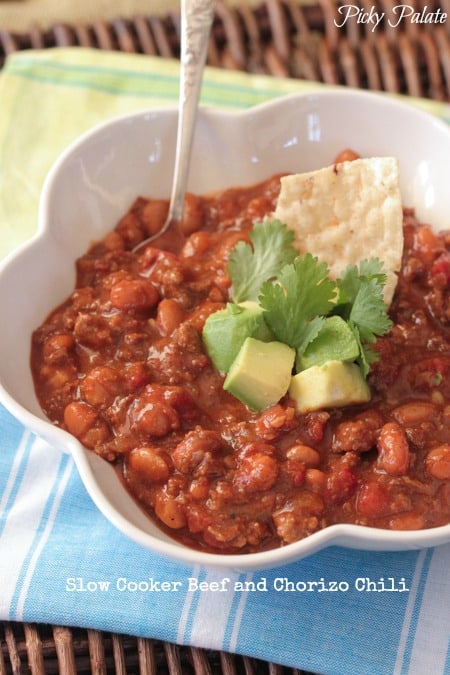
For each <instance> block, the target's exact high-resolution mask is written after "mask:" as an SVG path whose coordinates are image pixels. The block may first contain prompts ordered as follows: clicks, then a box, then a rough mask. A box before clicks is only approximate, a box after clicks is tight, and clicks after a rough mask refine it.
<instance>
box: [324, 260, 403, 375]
mask: <svg viewBox="0 0 450 675" xmlns="http://www.w3.org/2000/svg"><path fill="white" fill-rule="evenodd" d="M385 282H386V275H385V274H384V272H383V263H382V262H381V261H380V260H379V259H377V258H372V259H370V260H363V261H361V263H360V264H359V268H358V267H357V266H356V265H349V266H348V267H347V268H346V269H345V270H344V273H343V275H342V277H341V279H338V282H337V284H338V290H339V294H338V305H337V308H336V310H335V311H336V313H337V314H340V315H341V316H342V317H343V318H345V319H346V320H347V321H348V324H349V326H350V327H351V328H352V330H353V332H354V334H355V337H356V339H357V340H358V342H359V345H360V355H359V357H358V359H357V361H358V364H359V367H360V369H361V372H362V374H363V375H364V377H367V375H368V373H369V371H370V365H371V364H372V363H375V361H377V360H378V358H379V355H378V353H377V352H376V351H375V350H374V349H372V348H371V346H370V345H372V344H373V343H374V342H375V340H376V338H377V336H381V335H384V334H385V333H387V332H388V330H389V329H390V327H391V326H392V321H391V319H390V318H389V316H388V314H387V305H386V303H385V302H384V299H383V288H384V284H385Z"/></svg>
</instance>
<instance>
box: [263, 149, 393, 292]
mask: <svg viewBox="0 0 450 675" xmlns="http://www.w3.org/2000/svg"><path fill="white" fill-rule="evenodd" d="M274 217H275V218H277V219H278V220H280V221H281V222H282V223H284V224H285V225H286V226H287V227H289V228H290V229H292V230H294V232H295V243H296V246H297V248H298V250H299V251H300V252H301V253H306V252H309V253H311V254H312V255H314V256H316V257H317V258H319V260H321V261H325V262H326V263H327V264H328V266H329V268H330V275H331V276H332V277H334V278H337V277H339V276H340V275H341V274H342V272H343V270H344V269H345V268H346V267H347V265H350V264H353V265H357V264H359V263H360V262H361V260H364V259H369V258H379V259H380V260H381V261H383V263H384V272H385V273H386V275H387V282H386V286H385V289H384V299H385V301H386V302H387V303H388V304H389V303H390V302H391V300H392V297H393V295H394V291H395V288H396V285H397V273H398V271H399V270H400V266H401V261H402V252H403V227H402V223H403V210H402V200H401V195H400V186H399V169H398V161H397V160H396V159H395V158H393V157H373V158H369V159H355V160H353V161H350V162H343V163H341V164H334V165H332V166H329V167H326V168H324V169H319V170H318V171H311V172H309V173H304V174H294V175H290V176H285V177H283V178H282V179H281V190H280V195H279V198H278V202H277V206H276V209H275V213H274Z"/></svg>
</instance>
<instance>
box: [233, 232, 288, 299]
mask: <svg viewBox="0 0 450 675" xmlns="http://www.w3.org/2000/svg"><path fill="white" fill-rule="evenodd" d="M249 236H250V240H251V244H249V243H247V242H243V241H240V242H239V243H238V244H237V245H236V246H235V247H234V249H233V250H232V251H231V253H230V258H229V261H228V273H229V275H230V278H231V297H232V299H233V301H234V302H236V303H239V302H244V301H246V300H254V301H256V300H257V299H258V294H259V290H260V288H261V285H262V284H263V283H264V282H265V281H268V280H270V279H273V278H274V277H276V276H277V274H278V273H279V272H280V270H281V269H282V268H283V267H284V265H286V264H288V263H291V262H292V261H293V260H294V258H295V257H296V255H297V251H296V249H295V248H294V246H293V244H292V242H293V241H294V233H293V232H292V231H290V230H288V229H287V227H286V226H285V225H283V224H282V223H280V221H279V220H265V221H264V222H262V223H257V224H256V225H255V226H254V228H253V230H252V231H251V232H250V235H249Z"/></svg>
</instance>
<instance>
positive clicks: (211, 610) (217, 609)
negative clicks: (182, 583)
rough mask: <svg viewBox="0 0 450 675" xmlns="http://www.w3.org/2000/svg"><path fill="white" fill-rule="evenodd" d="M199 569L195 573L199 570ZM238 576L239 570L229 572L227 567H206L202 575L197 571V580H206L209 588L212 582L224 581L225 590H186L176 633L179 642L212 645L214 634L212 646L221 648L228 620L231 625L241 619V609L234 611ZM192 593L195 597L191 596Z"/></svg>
mask: <svg viewBox="0 0 450 675" xmlns="http://www.w3.org/2000/svg"><path fill="white" fill-rule="evenodd" d="M198 571H199V570H197V571H196V572H197V573H198ZM240 576H241V575H240V574H239V573H238V572H232V571H231V570H227V571H226V573H224V572H220V571H216V570H206V571H205V573H204V574H200V577H199V581H201V582H204V583H206V584H207V585H208V586H209V587H212V586H214V585H215V584H217V585H218V586H219V587H220V586H221V584H224V583H225V581H224V580H226V586H227V590H225V591H209V590H205V591H194V592H188V593H187V596H186V600H185V606H184V608H183V612H182V621H180V626H179V632H178V636H179V638H180V642H182V643H189V644H197V645H200V646H202V645H211V637H212V636H213V638H214V644H215V647H216V648H217V649H223V648H224V644H225V636H226V634H227V633H228V631H229V625H230V621H231V622H232V623H231V626H232V627H233V626H234V624H235V622H236V619H237V620H238V622H240V617H241V616H242V611H243V610H241V611H240V612H236V611H233V605H235V604H236V595H235V593H234V590H233V589H234V585H235V582H236V581H237V580H238V579H239V577H240ZM193 595H195V596H196V597H195V598H193V597H192V596H193ZM242 595H244V594H242ZM189 596H191V597H189ZM195 600H197V602H195ZM239 604H241V602H240V603H239ZM234 630H235V631H236V630H237V629H234ZM232 632H233V628H232Z"/></svg>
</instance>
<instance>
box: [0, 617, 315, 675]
mask: <svg viewBox="0 0 450 675" xmlns="http://www.w3.org/2000/svg"><path fill="white" fill-rule="evenodd" d="M0 646H1V649H0V675H25V674H26V673H32V675H54V674H55V673H60V674H61V675H75V674H78V675H85V674H87V673H92V674H93V675H110V674H111V675H112V674H113V673H114V674H117V675H138V674H139V675H153V674H154V673H157V674H158V675H159V674H162V675H164V674H165V673H166V674H167V675H209V674H210V673H211V674H212V675H213V674H214V673H221V674H222V675H308V673H305V671H300V670H295V669H291V668H284V667H281V666H277V665H275V664H272V663H265V662H263V661H258V660H255V659H249V658H245V657H240V656H234V655H231V654H226V653H223V652H214V651H206V650H203V649H196V648H189V647H178V646H176V645H173V644H170V643H168V642H159V641H156V640H149V639H141V638H134V637H130V636H126V635H116V634H111V633H100V632H98V631H92V630H83V629H79V628H77V629H75V628H66V627H61V626H47V625H39V626H36V625H34V624H19V623H6V622H3V623H0Z"/></svg>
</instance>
